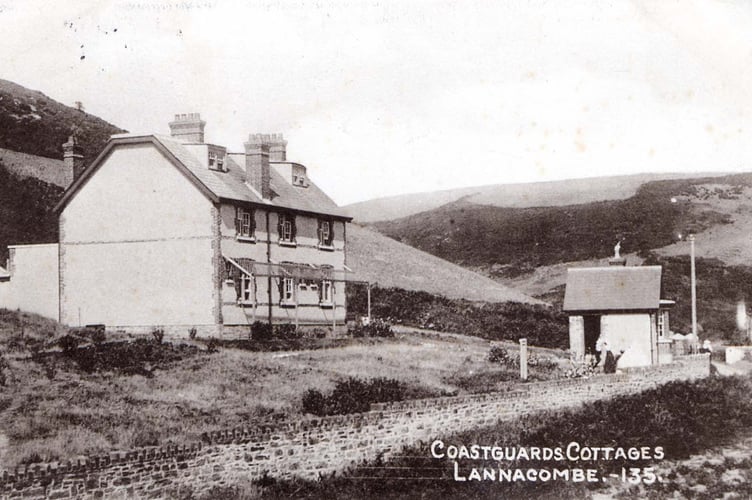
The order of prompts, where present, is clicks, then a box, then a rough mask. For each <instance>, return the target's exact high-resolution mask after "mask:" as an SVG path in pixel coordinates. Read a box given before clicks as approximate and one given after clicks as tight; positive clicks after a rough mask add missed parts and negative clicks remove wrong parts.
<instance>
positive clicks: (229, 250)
mask: <svg viewBox="0 0 752 500" xmlns="http://www.w3.org/2000/svg"><path fill="white" fill-rule="evenodd" d="M280 213H281V212H278V211H275V210H267V209H264V208H260V207H255V208H254V217H255V222H256V231H255V238H254V239H253V240H248V239H241V238H238V237H237V236H236V234H235V206H233V205H222V206H221V208H220V214H221V217H220V218H221V225H220V233H221V242H220V247H221V253H222V254H223V255H225V256H228V257H231V258H247V259H253V260H254V261H256V262H260V263H264V262H267V261H268V260H270V261H271V262H273V263H277V264H279V263H284V262H290V263H296V264H306V265H307V264H312V265H313V266H316V267H317V268H320V267H321V266H325V265H328V266H332V267H333V268H334V269H336V270H339V271H341V270H342V269H343V268H344V265H345V223H344V222H334V224H333V225H334V240H333V244H332V247H333V248H332V249H322V248H319V244H318V243H319V241H318V219H317V218H316V217H314V216H309V215H302V214H300V213H297V214H295V226H296V237H295V245H289V244H285V243H280V242H279V234H278V231H277V224H278V221H279V216H280ZM267 217H268V224H269V228H268V230H267ZM267 252H268V256H267ZM311 269H313V268H311ZM279 280H280V278H279V277H272V278H271V280H269V279H268V278H267V277H266V276H258V277H256V279H255V285H256V301H255V305H238V304H237V294H236V293H235V291H234V287H233V286H227V285H226V284H225V285H223V286H221V288H222V322H223V324H225V325H245V324H250V323H252V322H253V321H254V320H263V321H266V320H268V317H269V284H270V283H271V306H272V307H271V310H272V321H275V322H280V323H290V324H301V325H310V324H322V325H331V324H332V323H333V322H334V321H335V320H336V322H337V323H338V324H341V323H343V322H344V320H345V284H344V283H342V282H339V283H337V282H335V283H334V303H335V307H329V306H325V307H322V306H321V305H320V304H319V292H318V290H317V289H314V288H315V287H318V286H319V284H318V283H316V284H315V287H311V286H310V284H309V283H298V285H297V286H296V290H295V293H296V302H297V306H295V307H290V306H285V307H283V306H281V305H280V301H281V296H280V288H279V287H280V282H279ZM333 315H334V316H336V317H333Z"/></svg>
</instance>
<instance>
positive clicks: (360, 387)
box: [302, 377, 406, 417]
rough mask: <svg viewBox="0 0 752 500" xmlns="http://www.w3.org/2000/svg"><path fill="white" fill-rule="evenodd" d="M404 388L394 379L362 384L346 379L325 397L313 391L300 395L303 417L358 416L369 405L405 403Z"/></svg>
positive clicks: (369, 381)
mask: <svg viewBox="0 0 752 500" xmlns="http://www.w3.org/2000/svg"><path fill="white" fill-rule="evenodd" d="M405 391H406V387H405V384H403V383H402V382H400V381H399V380H396V379H387V378H383V377H379V378H375V379H371V380H368V381H366V380H362V379H359V378H356V377H349V378H347V379H345V380H340V381H339V382H337V384H336V385H335V387H334V390H333V391H332V393H331V394H330V395H329V396H324V395H323V394H322V393H321V392H320V391H318V390H316V389H309V390H308V391H306V393H305V394H304V395H303V399H302V406H303V412H304V413H311V414H313V415H317V416H320V417H322V416H326V415H344V414H347V413H362V412H366V411H369V410H370V409H371V403H386V402H390V401H402V400H404V399H405Z"/></svg>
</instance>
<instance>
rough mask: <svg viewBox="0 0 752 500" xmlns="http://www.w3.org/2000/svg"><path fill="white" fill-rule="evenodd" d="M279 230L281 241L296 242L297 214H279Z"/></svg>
mask: <svg viewBox="0 0 752 500" xmlns="http://www.w3.org/2000/svg"><path fill="white" fill-rule="evenodd" d="M277 232H278V233H279V242H280V243H288V244H292V243H295V216H294V215H292V214H288V213H281V214H279V220H278V222H277Z"/></svg>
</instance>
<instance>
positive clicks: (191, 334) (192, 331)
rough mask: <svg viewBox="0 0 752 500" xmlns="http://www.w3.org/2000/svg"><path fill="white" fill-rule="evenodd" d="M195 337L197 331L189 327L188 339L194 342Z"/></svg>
mask: <svg viewBox="0 0 752 500" xmlns="http://www.w3.org/2000/svg"><path fill="white" fill-rule="evenodd" d="M196 335H198V330H196V327H195V326H193V327H191V329H190V330H188V338H189V339H191V340H196Z"/></svg>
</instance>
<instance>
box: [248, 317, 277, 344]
mask: <svg viewBox="0 0 752 500" xmlns="http://www.w3.org/2000/svg"><path fill="white" fill-rule="evenodd" d="M272 333H273V331H272V326H271V325H270V324H269V323H264V322H263V321H255V322H254V323H253V324H252V325H251V339H253V340H258V341H261V342H266V341H269V340H271V339H272Z"/></svg>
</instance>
